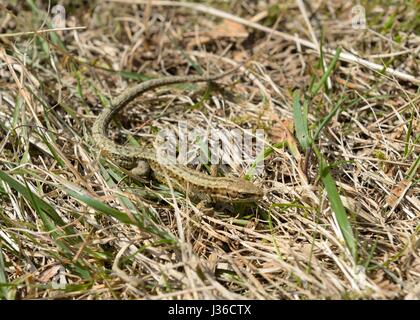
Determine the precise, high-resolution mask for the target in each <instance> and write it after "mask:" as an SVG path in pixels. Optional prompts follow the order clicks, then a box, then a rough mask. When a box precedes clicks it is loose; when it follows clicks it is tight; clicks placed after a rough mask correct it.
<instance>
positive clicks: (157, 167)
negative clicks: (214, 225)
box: [92, 68, 264, 203]
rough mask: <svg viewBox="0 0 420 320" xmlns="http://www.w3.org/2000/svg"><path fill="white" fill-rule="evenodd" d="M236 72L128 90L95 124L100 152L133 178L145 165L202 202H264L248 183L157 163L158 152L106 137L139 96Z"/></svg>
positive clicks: (144, 84)
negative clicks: (118, 116)
mask: <svg viewBox="0 0 420 320" xmlns="http://www.w3.org/2000/svg"><path fill="white" fill-rule="evenodd" d="M235 70H237V68H234V69H232V70H229V71H227V72H225V73H221V74H218V75H215V76H208V77H206V76H174V77H165V78H160V79H153V80H149V81H146V82H142V83H140V84H138V85H136V86H134V87H131V88H128V89H126V90H125V91H124V92H122V93H121V94H120V95H119V96H118V97H116V98H115V99H114V100H113V101H112V108H109V109H104V111H103V112H102V113H101V114H100V115H99V116H98V118H97V119H96V121H95V123H94V124H93V128H92V134H93V139H94V141H95V144H96V147H97V149H98V151H99V152H100V153H101V155H103V156H105V157H107V158H109V159H110V160H112V161H113V162H115V163H116V164H118V165H119V166H121V167H123V168H126V169H129V170H132V172H133V173H134V174H136V173H135V172H136V168H137V167H138V166H139V167H140V164H142V163H143V164H144V161H146V162H147V163H148V164H149V166H150V168H151V169H152V170H153V171H154V174H155V177H156V179H157V180H158V181H160V182H161V183H164V184H166V183H167V181H166V176H168V177H169V178H170V179H171V183H172V185H173V187H174V188H175V189H176V190H178V191H181V192H184V193H186V194H188V195H189V196H190V197H191V198H193V199H197V200H199V201H206V202H208V201H211V202H228V203H235V202H253V201H257V200H259V199H261V198H262V197H263V196H264V192H263V190H262V189H260V188H259V187H257V186H255V185H254V184H253V183H251V182H249V181H246V180H243V179H238V178H228V177H212V176H209V175H206V174H203V173H200V172H197V171H195V170H192V169H189V168H187V167H185V166H180V165H179V164H171V163H164V162H162V161H158V160H157V157H156V151H155V149H154V148H152V147H147V148H134V147H131V146H122V145H118V144H116V143H115V142H114V141H112V140H111V139H109V138H108V136H107V128H108V125H109V123H110V122H111V120H112V118H113V116H114V115H115V114H117V113H118V112H119V111H120V110H121V109H122V108H124V107H125V106H126V105H127V104H128V103H129V102H130V101H132V100H133V99H134V98H136V97H138V96H139V95H140V94H142V93H144V92H146V91H149V90H152V89H155V88H158V87H161V86H166V85H171V84H176V83H184V82H188V83H194V82H209V81H214V80H217V79H220V78H223V77H224V76H226V75H228V74H230V73H232V72H233V71H235ZM137 172H138V171H137ZM165 173H166V175H165Z"/></svg>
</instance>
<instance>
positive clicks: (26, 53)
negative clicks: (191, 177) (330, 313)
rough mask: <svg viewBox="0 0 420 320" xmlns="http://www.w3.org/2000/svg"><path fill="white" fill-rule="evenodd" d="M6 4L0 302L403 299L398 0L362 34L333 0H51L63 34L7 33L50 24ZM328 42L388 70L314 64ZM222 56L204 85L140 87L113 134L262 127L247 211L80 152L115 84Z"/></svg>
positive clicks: (0, 35)
mask: <svg viewBox="0 0 420 320" xmlns="http://www.w3.org/2000/svg"><path fill="white" fill-rule="evenodd" d="M16 2H17V1H6V4H5V5H2V6H5V7H2V8H1V14H0V43H1V47H0V83H1V87H0V94H1V101H0V126H1V129H0V166H1V171H0V199H1V202H2V206H1V208H0V248H1V251H0V283H1V286H0V297H2V298H9V299H29V298H77V299H88V298H89V299H134V298H140V299H142V298H147V299H171V298H179V299H215V298H219V299H233V298H249V299H330V298H332V299H360V298H363V299H367V298H368V299H404V298H417V299H419V298H420V286H419V283H420V238H419V232H420V226H419V217H420V201H419V187H418V181H419V172H418V168H419V166H420V160H419V159H420V157H419V150H420V149H419V145H420V115H419V107H418V106H419V87H418V83H419V54H420V52H419V48H420V37H419V32H420V25H419V22H418V19H417V21H416V16H417V17H418V14H419V10H420V8H419V2H418V1H408V2H407V1H400V2H399V3H397V1H395V2H396V4H391V5H390V4H389V3H388V2H387V1H383V2H382V1H369V2H366V3H364V5H365V8H366V12H367V21H368V26H369V29H367V30H355V29H353V28H352V27H351V20H350V13H351V8H352V4H351V3H350V2H349V1H311V2H310V7H309V6H308V5H307V4H306V5H305V4H303V2H302V1H282V2H281V4H280V5H274V4H275V3H277V1H250V0H249V1H248V0H247V1H211V0H207V1H202V2H201V3H202V4H203V5H206V6H211V7H212V8H215V9H214V10H216V9H217V10H219V11H210V10H209V12H208V14H205V13H203V12H199V11H196V10H194V8H193V9H191V8H185V7H173V6H169V5H168V3H167V2H165V1H163V2H162V3H160V4H159V3H157V2H155V4H156V5H154V6H151V7H148V6H147V5H143V4H141V5H140V4H134V2H135V1H124V2H125V3H120V2H117V1H115V2H114V1H92V2H84V1H83V2H82V1H80V2H79V1H62V2H61V3H62V4H63V5H64V7H65V8H66V11H67V19H66V22H67V27H70V28H74V27H80V26H85V27H86V28H84V29H78V30H66V31H56V32H52V31H49V32H44V33H37V34H26V35H22V34H19V33H21V32H27V31H34V30H41V29H48V28H50V27H51V25H49V20H48V19H46V16H47V10H48V6H47V1H31V0H28V1H18V3H19V4H16ZM145 2H147V1H145ZM87 3H89V4H87ZM130 3H131V4H130ZM222 11H224V12H229V13H230V14H231V15H233V16H236V17H242V19H239V20H238V19H236V22H226V21H223V20H222V19H220V16H217V15H218V14H219V13H220V12H222ZM216 16H217V17H216ZM228 18H229V17H228ZM230 18H231V16H230ZM259 26H262V28H261V27H259ZM270 29H275V30H279V31H281V32H277V33H276V32H270ZM11 34H14V35H11ZM293 39H295V41H290V40H293ZM321 39H323V40H322V41H321ZM319 46H321V47H322V48H323V52H325V54H321V55H320V51H319V49H317V48H319ZM314 48H315V49H314ZM337 48H342V49H343V50H344V51H346V52H347V53H349V52H350V53H352V55H351V56H353V57H359V58H363V59H364V60H366V61H370V62H371V63H373V64H376V65H379V66H381V65H382V66H388V67H391V68H393V69H394V70H396V71H398V72H399V73H392V72H389V70H382V72H380V71H375V70H370V69H369V68H366V67H364V66H362V65H361V64H360V61H359V63H355V62H349V60H348V59H339V60H338V61H337V63H336V64H335V65H332V64H331V61H332V56H333V54H334V51H328V50H329V49H337ZM324 49H325V51H324ZM241 61H248V62H247V64H246V65H245V66H244V67H243V68H242V69H241V71H239V72H237V73H236V74H234V75H232V76H229V77H227V78H226V79H223V80H221V81H219V82H218V83H219V84H218V85H215V86H211V87H207V86H205V85H204V86H203V85H194V86H192V85H182V86H175V87H170V88H169V87H168V88H165V89H163V90H159V91H157V92H155V93H150V94H147V95H146V96H145V97H142V98H141V99H140V100H138V101H136V106H135V108H133V109H131V110H129V111H128V110H127V111H126V113H125V114H126V115H128V116H126V117H120V118H119V120H118V122H117V124H115V126H114V128H113V133H114V135H115V139H117V140H118V141H120V142H124V141H126V140H127V137H130V139H129V140H130V143H136V142H135V140H137V139H132V138H133V137H134V138H141V140H146V141H147V140H150V139H151V137H153V136H154V135H155V134H156V132H157V131H158V130H159V129H161V128H167V127H170V128H176V126H177V123H178V122H179V121H181V120H182V121H187V123H188V125H189V126H190V127H191V128H202V129H203V130H209V129H211V128H218V127H224V128H228V129H233V128H238V127H241V128H244V129H252V130H256V129H264V130H265V132H266V134H267V137H266V138H267V141H266V143H267V144H266V155H267V157H266V158H265V160H264V172H263V173H262V174H259V175H254V176H252V177H251V178H252V180H253V181H254V182H255V184H257V185H259V186H262V187H263V188H264V190H265V191H266V197H265V198H264V200H263V201H261V202H259V203H258V204H256V205H255V206H251V207H249V206H245V207H244V206H235V207H233V208H224V207H220V208H219V207H216V208H215V209H214V210H212V212H211V214H209V213H208V212H206V211H204V212H203V209H202V208H201V207H199V206H198V207H197V205H196V204H194V203H192V202H191V201H190V200H189V199H188V197H187V196H186V195H182V194H179V193H174V192H171V191H170V189H168V188H167V187H165V186H163V185H159V184H157V183H156V182H154V183H152V184H151V183H150V181H147V180H146V181H131V180H130V179H127V177H125V174H124V172H123V171H122V170H121V169H120V168H118V167H116V166H114V165H112V163H109V162H108V161H106V160H104V159H100V158H99V157H98V156H97V154H96V152H95V151H94V150H93V149H92V139H91V137H90V128H91V126H92V123H93V121H94V119H95V117H96V116H97V114H98V113H99V112H100V110H101V108H102V107H103V106H104V105H105V106H108V105H109V100H110V98H111V97H113V96H115V95H116V94H118V93H119V92H121V91H122V90H123V89H125V88H126V87H127V86H129V85H130V84H133V83H138V82H139V81H142V80H145V79H147V78H149V77H160V76H162V75H170V74H173V75H184V74H195V73H197V72H203V73H211V74H215V73H217V72H219V71H223V70H228V69H230V68H231V67H232V66H234V65H237V64H238V63H239V62H241ZM321 66H323V67H324V68H323V67H321ZM328 66H331V67H333V68H331V69H330V70H331V73H328V72H326V71H325V70H326V69H327V68H328ZM323 75H325V76H324V77H323ZM404 79H405V80H404ZM317 85H318V86H317ZM317 87H318V90H316V88H317ZM296 88H299V89H300V92H303V93H304V94H303V93H301V94H300V95H298V94H297V93H295V94H294V93H293V92H297V91H294V89H296ZM293 96H295V100H293ZM157 97H159V98H157ZM293 101H294V102H293ZM305 103H307V106H308V113H306V112H305V111H302V114H299V112H300V110H301V108H300V106H301V104H303V105H304V104H305ZM332 110H334V111H336V112H332ZM328 115H329V116H328ZM306 118H307V122H308V125H307V126H306V125H305V122H306V120H305V119H306ZM323 120H324V123H323V125H322V126H320V123H321V122H322V121H323ZM293 125H295V129H296V130H291V131H290V130H287V129H286V127H289V128H290V127H291V126H293ZM318 129H320V130H318ZM305 130H307V131H308V132H309V134H310V136H311V137H312V138H313V141H309V142H308V141H306V142H305V140H304V138H302V136H301V135H300V133H302V132H303V133H304V132H305ZM317 131H319V135H317V134H316V132H317ZM305 143H309V145H308V146H306V145H305ZM305 150H306V151H305ZM222 169H223V173H222V174H224V175H232V176H242V175H244V174H246V173H247V169H249V168H247V167H246V166H243V165H238V164H237V163H235V162H232V163H230V165H229V166H226V167H222V168H221V170H222ZM201 170H202V171H203V172H206V168H202V169H201ZM340 200H341V201H340ZM341 204H343V205H344V207H343V208H345V214H343V212H344V211H343V210H341V211H340V208H342V207H341ZM346 228H347V229H346ZM345 230H347V231H349V230H350V231H349V232H350V233H349V234H350V236H347V237H344V236H343V231H344V232H346V231H345ZM349 234H347V235H349ZM351 235H353V236H351Z"/></svg>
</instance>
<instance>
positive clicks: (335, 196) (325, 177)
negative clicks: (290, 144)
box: [316, 152, 357, 260]
mask: <svg viewBox="0 0 420 320" xmlns="http://www.w3.org/2000/svg"><path fill="white" fill-rule="evenodd" d="M316 153H317V154H318V157H319V160H320V166H321V180H322V183H323V185H324V187H325V190H326V191H327V196H328V200H329V201H330V204H331V209H332V211H333V212H334V214H335V217H336V219H337V223H338V226H339V228H340V230H341V233H342V234H343V236H344V240H345V241H346V245H347V247H348V248H349V250H350V252H351V254H352V256H353V258H354V259H355V260H356V259H357V243H356V239H355V237H354V234H353V229H352V227H351V224H350V221H349V219H348V218H347V214H346V209H345V208H344V205H343V202H342V201H341V198H340V194H339V193H338V189H337V186H336V184H335V181H334V179H333V177H332V176H331V173H330V168H329V166H328V164H327V163H326V161H325V160H324V159H323V157H322V156H321V154H319V153H318V152H316Z"/></svg>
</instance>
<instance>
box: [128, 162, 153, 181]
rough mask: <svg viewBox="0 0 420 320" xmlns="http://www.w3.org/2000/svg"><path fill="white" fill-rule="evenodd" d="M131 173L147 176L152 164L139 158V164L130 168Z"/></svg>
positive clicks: (137, 175) (136, 175) (140, 176)
mask: <svg viewBox="0 0 420 320" xmlns="http://www.w3.org/2000/svg"><path fill="white" fill-rule="evenodd" d="M130 172H131V174H132V175H133V176H135V177H139V178H143V177H147V176H148V175H149V173H150V165H149V163H148V162H147V161H145V160H139V161H138V162H137V166H135V167H134V168H133V169H131V170H130Z"/></svg>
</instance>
